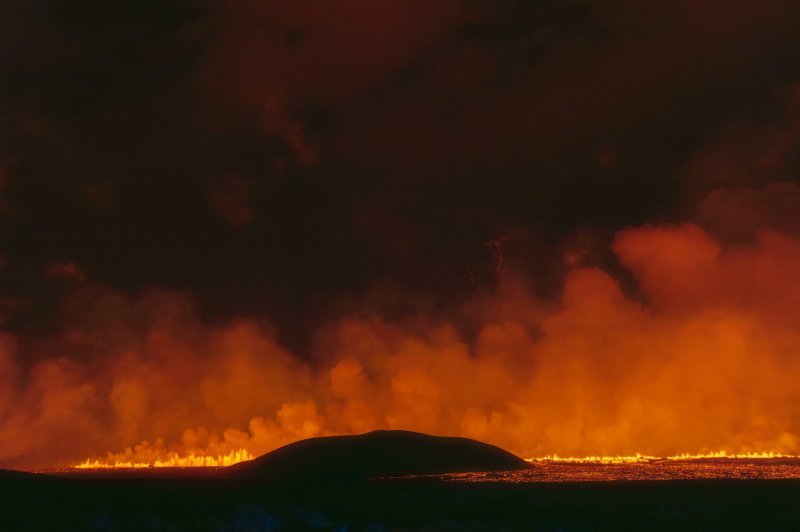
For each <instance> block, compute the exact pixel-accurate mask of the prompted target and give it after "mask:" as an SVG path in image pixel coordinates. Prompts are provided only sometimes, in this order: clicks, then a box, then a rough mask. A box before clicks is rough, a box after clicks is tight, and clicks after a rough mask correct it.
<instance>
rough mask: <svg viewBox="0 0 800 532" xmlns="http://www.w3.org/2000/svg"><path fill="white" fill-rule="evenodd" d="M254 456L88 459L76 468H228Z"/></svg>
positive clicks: (240, 453) (242, 451) (244, 453)
mask: <svg viewBox="0 0 800 532" xmlns="http://www.w3.org/2000/svg"><path fill="white" fill-rule="evenodd" d="M252 459H253V455H252V454H250V453H249V452H248V451H246V450H245V449H240V450H238V451H231V452H230V453H228V454H224V455H217V456H202V455H195V454H193V453H190V454H188V455H186V456H180V455H179V454H177V453H171V454H167V455H166V456H165V457H164V459H158V460H154V461H152V462H131V461H120V460H116V459H113V458H112V459H110V460H91V459H87V460H86V461H85V462H81V463H80V464H78V465H76V466H75V469H139V468H146V467H226V466H229V465H233V464H238V463H239V462H245V461H247V460H252Z"/></svg>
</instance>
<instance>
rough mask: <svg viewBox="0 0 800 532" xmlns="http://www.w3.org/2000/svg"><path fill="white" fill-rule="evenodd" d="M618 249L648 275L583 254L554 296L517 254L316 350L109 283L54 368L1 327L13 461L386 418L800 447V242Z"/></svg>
mask: <svg viewBox="0 0 800 532" xmlns="http://www.w3.org/2000/svg"><path fill="white" fill-rule="evenodd" d="M612 249H613V251H614V252H615V253H616V255H617V257H618V259H619V262H620V264H621V265H622V266H623V267H625V268H627V269H628V270H629V272H630V274H631V279H632V282H631V283H629V284H631V285H633V286H632V287H627V288H626V287H623V284H622V283H621V282H620V281H619V280H618V279H617V278H616V277H615V276H613V275H612V274H610V273H609V272H607V271H604V270H601V269H599V268H588V267H587V268H573V269H571V270H569V271H568V272H566V273H565V276H564V279H563V286H562V288H561V291H560V294H558V295H556V296H554V297H553V298H552V299H548V300H544V299H542V298H540V297H539V296H537V295H535V294H536V291H535V290H534V289H533V288H532V287H531V281H529V280H527V279H526V278H525V277H524V276H523V275H521V274H520V273H518V272H516V271H515V270H514V269H513V264H512V265H508V267H507V269H506V272H505V273H504V274H503V275H502V276H500V278H499V280H498V284H497V287H496V289H494V290H493V291H491V292H482V293H476V294H475V295H474V296H473V297H472V298H471V299H470V300H469V301H467V302H466V303H464V304H463V305H462V306H460V307H459V308H457V309H455V310H452V312H450V313H444V312H442V313H438V314H437V313H436V312H435V311H430V312H428V313H421V314H420V315H419V316H414V317H413V318H408V319H395V320H388V319H386V318H385V317H383V316H381V315H380V314H379V313H378V312H377V311H373V310H371V309H370V307H369V305H368V304H367V303H365V304H364V309H363V310H362V311H361V312H359V313H357V314H354V315H349V316H346V317H341V318H339V319H336V320H334V321H331V322H328V323H327V324H325V326H323V327H321V328H320V329H319V330H318V331H317V333H316V335H315V337H314V338H313V342H310V347H309V352H308V353H306V354H304V355H302V356H301V355H299V354H294V353H291V352H289V351H288V350H287V349H286V348H285V347H284V346H282V345H281V344H280V342H279V341H278V335H277V334H276V333H275V331H274V330H272V329H271V328H270V327H269V326H268V325H265V324H264V323H263V322H261V321H258V320H256V319H241V320H237V321H232V322H229V323H224V324H218V325H215V326H209V325H208V324H206V323H204V322H203V321H202V320H201V319H200V318H199V317H197V312H196V310H195V308H194V306H193V305H192V303H191V302H190V301H189V300H188V299H187V298H186V297H184V296H181V295H178V294H174V293H169V292H156V293H152V294H147V295H145V296H143V297H141V298H139V299H131V298H129V297H128V296H124V295H121V294H118V293H116V292H111V293H100V294H94V295H93V297H92V298H91V301H92V305H100V308H101V309H102V312H100V311H98V310H96V309H94V307H91V308H90V310H91V312H89V311H87V310H85V309H82V307H80V306H76V307H75V308H74V309H72V308H71V307H70V310H71V312H72V315H74V316H82V315H83V314H87V315H88V317H87V318H85V319H84V321H81V322H79V323H78V324H77V325H76V326H75V327H74V328H73V330H70V331H68V333H67V334H65V336H64V337H63V338H59V339H58V342H55V343H54V344H53V346H52V348H53V353H54V354H53V355H52V356H50V357H47V356H41V358H40V359H39V361H38V362H37V363H36V364H35V365H34V366H33V367H29V368H28V367H23V366H22V365H21V364H19V363H18V360H20V359H23V358H24V357H22V356H19V353H18V351H20V350H22V349H24V348H25V346H24V345H23V344H20V343H19V342H18V341H17V340H16V339H15V338H12V337H11V336H9V335H0V442H2V444H0V467H7V468H27V469H42V468H49V467H65V466H74V465H75V464H78V463H81V462H83V463H84V464H85V465H86V467H92V464H96V463H97V464H100V465H102V464H127V465H128V466H136V465H141V464H146V465H147V466H148V467H149V466H151V465H155V464H158V463H162V464H165V466H170V465H171V466H176V465H177V466H183V465H194V464H195V463H197V464H198V465H207V464H210V465H217V464H219V463H223V464H224V463H225V460H224V459H221V458H220V457H226V456H236V454H235V453H237V452H246V453H249V454H248V456H259V455H261V454H264V453H266V452H269V451H271V450H273V449H276V448H278V447H280V446H283V445H286V444H288V443H291V442H294V441H297V440H301V439H304V438H310V437H316V436H329V435H338V434H358V433H363V432H366V431H369V430H374V429H405V430H415V431H420V432H427V433H432V434H437V435H445V436H464V437H468V438H474V439H477V440H480V441H485V442H487V443H491V444H494V445H497V446H499V447H502V448H504V449H507V450H509V451H511V452H513V453H515V454H517V455H518V456H523V457H526V456H527V457H557V456H558V457H595V456H599V457H632V459H633V460H641V459H648V460H649V459H650V458H651V457H685V458H693V457H721V456H728V457H731V456H736V457H739V456H741V457H745V458H755V457H757V456H762V455H763V456H765V457H769V456H774V457H783V456H797V455H800V403H798V401H797V397H798V382H800V321H798V314H797V308H800V280H798V279H800V278H799V277H798V276H797V272H800V239H797V238H793V237H790V236H786V235H781V234H778V233H769V232H764V233H761V234H760V235H759V236H758V238H757V239H756V240H755V241H754V242H750V243H746V244H736V245H725V244H723V243H721V242H719V241H717V240H716V239H715V238H714V237H713V236H712V235H710V234H709V233H707V232H706V231H704V230H703V229H702V228H700V227H698V226H696V225H691V224H685V225H678V226H673V225H664V226H645V227H640V228H631V229H626V230H624V231H621V232H619V233H618V234H617V235H616V238H615V240H614V242H613V245H612ZM98 301H99V302H100V303H98ZM132 316H133V317H132ZM134 317H135V319H134ZM45 347H47V345H45ZM42 349H44V348H42V347H40V351H41V350H42ZM37 354H38V353H37ZM45 354H46V353H45ZM53 442H58V443H57V445H56V444H54V443H53ZM137 442H138V443H137ZM711 451H714V452H711ZM108 452H111V454H110V455H106V453H108ZM232 453H233V455H232ZM637 453H639V455H638V457H637ZM684 453H685V454H684ZM87 456H91V457H93V458H92V459H91V460H89V461H88V462H86V457H87ZM101 456H106V458H99V457H101ZM181 457H182V458H181ZM189 457H195V458H189ZM204 457H215V458H214V459H206V458H204ZM181 460H182V461H181ZM603 460H611V461H613V460H616V458H610V459H605V458H604V459H603ZM620 460H624V459H623V458H620Z"/></svg>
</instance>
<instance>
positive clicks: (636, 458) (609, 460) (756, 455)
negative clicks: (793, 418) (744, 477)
mask: <svg viewBox="0 0 800 532" xmlns="http://www.w3.org/2000/svg"><path fill="white" fill-rule="evenodd" d="M771 458H786V459H800V455H792V454H782V453H774V452H771V451H768V452H749V453H728V452H726V451H717V452H712V453H703V454H689V453H684V454H676V455H672V456H651V455H646V454H639V453H637V454H634V455H627V456H581V457H564V456H558V455H556V454H551V455H547V456H542V457H537V458H526V461H528V462H562V463H575V464H634V463H639V462H654V461H686V460H708V459H747V460H767V459H771Z"/></svg>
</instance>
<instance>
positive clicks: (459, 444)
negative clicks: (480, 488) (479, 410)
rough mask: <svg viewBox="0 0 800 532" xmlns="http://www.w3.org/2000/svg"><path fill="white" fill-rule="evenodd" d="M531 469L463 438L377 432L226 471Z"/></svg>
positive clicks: (284, 474) (256, 474)
mask: <svg viewBox="0 0 800 532" xmlns="http://www.w3.org/2000/svg"><path fill="white" fill-rule="evenodd" d="M528 467H530V466H529V465H528V463H527V462H526V461H525V460H523V459H522V458H519V457H518V456H515V455H513V454H511V453H509V452H508V451H505V450H503V449H500V448H499V447H495V446H493V445H489V444H487V443H482V442H479V441H475V440H471V439H467V438H448V437H441V436H430V435H428V434H421V433H418V432H409V431H403V430H376V431H373V432H368V433H366V434H361V435H357V436H330V437H322V438H311V439H308V440H303V441H299V442H296V443H292V444H290V445H286V446H285V447H281V448H280V449H276V450H275V451H272V452H270V453H267V454H265V455H264V456H261V457H260V458H257V459H255V460H251V461H248V462H242V463H240V464H236V465H234V466H231V467H230V468H228V470H229V472H230V473H231V474H232V475H233V476H235V477H237V478H249V479H258V480H265V481H273V480H274V481H286V480H301V481H302V480H308V479H315V480H321V479H330V480H344V479H350V480H357V479H368V478H376V477H390V476H408V475H426V474H439V473H465V472H476V471H513V470H520V469H526V468H528Z"/></svg>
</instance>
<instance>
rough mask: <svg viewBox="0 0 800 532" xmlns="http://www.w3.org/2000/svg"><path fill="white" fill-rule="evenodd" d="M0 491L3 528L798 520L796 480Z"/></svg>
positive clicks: (194, 482) (186, 482) (53, 481)
mask: <svg viewBox="0 0 800 532" xmlns="http://www.w3.org/2000/svg"><path fill="white" fill-rule="evenodd" d="M176 474H177V473H176ZM162 477H163V475H162ZM0 490H2V492H1V493H0V505H2V512H0V530H3V531H15V530H21V531H23V530H24V531H27V530H137V531H138V530H221V531H228V530H229V531H234V530H237V531H238V530H242V531H245V530H247V531H250V530H274V529H279V530H314V529H322V530H330V529H333V530H376V531H377V530H397V529H401V530H405V529H412V530H414V529H427V530H438V529H452V530H625V529H637V530H653V529H665V530H675V529H689V530H737V529H750V530H798V529H800V480H744V481H743V480H690V481H666V482H663V481H662V482H648V481H644V482H643V481H638V482H617V483H614V482H598V483H595V482H583V483H573V484H570V483H561V484H542V483H540V484H508V483H505V484H497V483H478V484H458V483H443V482H439V481H437V480H433V479H418V480H391V481H387V480H383V481H343V482H335V481H331V480H318V481H310V482H288V483H287V482H283V483H273V484H267V483H263V482H254V481H252V480H247V479H231V478H209V477H203V476H198V475H192V476H184V478H119V477H118V478H107V477H106V478H99V477H92V476H91V475H88V476H84V477H82V478H76V477H64V476H61V477H45V476H39V475H35V476H34V475H24V474H20V475H17V474H6V475H3V476H2V478H0Z"/></svg>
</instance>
